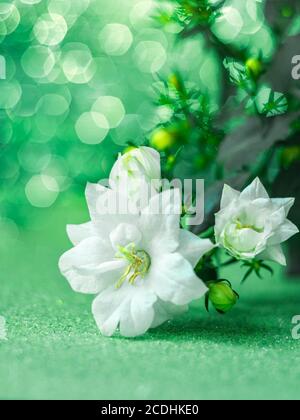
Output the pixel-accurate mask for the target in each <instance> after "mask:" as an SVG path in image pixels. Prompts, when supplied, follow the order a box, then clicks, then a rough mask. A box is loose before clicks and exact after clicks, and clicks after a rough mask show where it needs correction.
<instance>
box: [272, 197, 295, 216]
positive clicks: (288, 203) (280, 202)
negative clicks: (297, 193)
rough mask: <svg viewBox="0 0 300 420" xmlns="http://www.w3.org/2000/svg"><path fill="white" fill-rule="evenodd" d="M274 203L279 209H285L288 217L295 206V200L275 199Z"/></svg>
mask: <svg viewBox="0 0 300 420" xmlns="http://www.w3.org/2000/svg"><path fill="white" fill-rule="evenodd" d="M272 202H273V204H275V205H276V206H277V207H279V208H281V207H283V208H284V211H285V216H286V217H287V216H288V214H289V212H290V210H291V208H292V207H293V205H294V204H295V198H273V199H272Z"/></svg>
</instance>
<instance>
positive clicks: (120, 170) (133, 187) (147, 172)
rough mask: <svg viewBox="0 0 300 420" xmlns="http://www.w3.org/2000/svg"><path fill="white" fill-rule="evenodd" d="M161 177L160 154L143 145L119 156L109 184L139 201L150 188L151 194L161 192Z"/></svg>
mask: <svg viewBox="0 0 300 420" xmlns="http://www.w3.org/2000/svg"><path fill="white" fill-rule="evenodd" d="M160 179H161V167H160V154H159V153H158V152H157V151H156V150H154V149H152V148H150V147H144V146H143V147H139V148H135V149H132V150H131V151H129V152H127V153H125V154H124V155H120V156H119V158H118V160H117V162H116V163H115V165H114V166H113V168H112V171H111V173H110V177H109V185H110V187H111V188H112V189H113V190H116V191H119V192H122V193H123V194H124V195H125V194H126V195H128V196H129V198H130V199H131V200H134V201H137V200H139V199H140V197H141V194H143V193H145V192H146V193H147V192H148V189H149V188H150V191H149V194H150V196H152V195H154V194H156V193H157V192H159V190H160V187H161V183H160ZM146 198H148V197H146Z"/></svg>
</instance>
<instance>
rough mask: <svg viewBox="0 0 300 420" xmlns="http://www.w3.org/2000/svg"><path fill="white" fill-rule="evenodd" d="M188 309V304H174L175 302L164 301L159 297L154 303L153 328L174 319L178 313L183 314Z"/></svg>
mask: <svg viewBox="0 0 300 420" xmlns="http://www.w3.org/2000/svg"><path fill="white" fill-rule="evenodd" d="M187 310H188V306H187V305H182V306H179V305H174V304H173V303H170V302H163V301H162V300H161V299H158V300H157V302H156V303H155V304H154V312H155V315H154V320H153V322H152V325H151V328H156V327H159V326H160V325H162V324H164V323H165V322H166V321H169V320H171V319H173V318H174V317H175V316H177V315H181V314H183V313H184V312H186V311H187Z"/></svg>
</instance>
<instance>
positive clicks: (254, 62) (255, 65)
mask: <svg viewBox="0 0 300 420" xmlns="http://www.w3.org/2000/svg"><path fill="white" fill-rule="evenodd" d="M246 68H247V70H248V72H249V73H250V74H252V75H253V76H254V77H255V78H257V77H258V76H260V74H261V73H262V72H263V63H262V62H261V61H260V60H259V59H258V58H249V59H248V60H247V61H246Z"/></svg>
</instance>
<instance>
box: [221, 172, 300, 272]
mask: <svg viewBox="0 0 300 420" xmlns="http://www.w3.org/2000/svg"><path fill="white" fill-rule="evenodd" d="M294 202H295V199H294V198H278V199H271V198H270V197H269V195H268V193H267V191H266V190H265V188H264V186H263V185H262V183H261V182H260V180H259V179H258V178H256V179H255V181H254V182H253V183H252V184H251V185H250V186H249V187H247V188H246V189H245V190H244V191H243V192H242V193H240V192H238V191H236V190H234V189H232V188H231V187H229V186H228V185H225V187H224V190H223V197H222V201H221V211H220V212H219V213H217V214H216V226H215V236H216V241H217V243H218V245H219V246H222V247H224V248H226V249H227V251H229V253H230V254H231V255H233V256H234V257H235V258H238V259H242V260H252V259H254V258H255V257H258V258H260V259H266V260H272V261H276V262H278V263H279V264H282V265H286V259H285V256H284V254H283V251H282V248H281V245H280V244H281V243H282V242H285V241H286V240H288V239H289V238H291V237H292V236H293V235H295V234H296V233H298V232H299V230H298V228H297V227H296V226H295V225H294V224H293V223H292V222H290V221H289V220H288V219H287V216H288V213H289V211H290V209H291V207H292V206H293V205H294Z"/></svg>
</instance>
